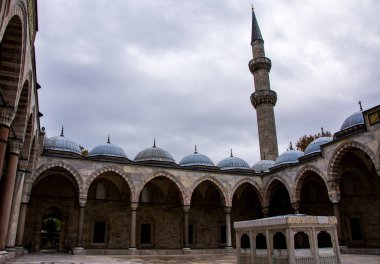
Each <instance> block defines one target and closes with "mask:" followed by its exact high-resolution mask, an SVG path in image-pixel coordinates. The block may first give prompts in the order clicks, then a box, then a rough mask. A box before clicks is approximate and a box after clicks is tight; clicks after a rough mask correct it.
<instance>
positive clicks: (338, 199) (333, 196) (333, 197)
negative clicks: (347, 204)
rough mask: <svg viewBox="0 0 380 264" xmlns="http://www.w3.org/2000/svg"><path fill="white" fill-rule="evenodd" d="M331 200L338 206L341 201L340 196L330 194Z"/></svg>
mask: <svg viewBox="0 0 380 264" xmlns="http://www.w3.org/2000/svg"><path fill="white" fill-rule="evenodd" d="M329 199H330V201H331V202H332V203H333V204H338V203H339V201H340V195H338V194H336V193H334V194H329Z"/></svg>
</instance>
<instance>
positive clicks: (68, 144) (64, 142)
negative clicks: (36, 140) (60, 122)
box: [44, 128, 82, 155]
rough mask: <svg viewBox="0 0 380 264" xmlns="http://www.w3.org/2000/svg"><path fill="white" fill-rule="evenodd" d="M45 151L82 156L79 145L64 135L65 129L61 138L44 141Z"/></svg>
mask: <svg viewBox="0 0 380 264" xmlns="http://www.w3.org/2000/svg"><path fill="white" fill-rule="evenodd" d="M44 149H46V150H57V151H65V152H72V153H76V154H79V155H82V151H81V150H80V147H79V145H78V144H77V143H75V142H74V141H72V140H71V139H69V138H67V137H65V136H64V135H63V128H62V132H61V135H60V136H57V137H51V138H48V139H46V140H45V141H44Z"/></svg>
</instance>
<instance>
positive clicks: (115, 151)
mask: <svg viewBox="0 0 380 264" xmlns="http://www.w3.org/2000/svg"><path fill="white" fill-rule="evenodd" d="M88 156H90V157H93V156H111V157H121V158H128V157H127V154H125V152H124V150H123V149H122V148H121V147H119V146H117V145H115V144H112V143H111V142H110V139H109V138H108V141H107V143H106V144H103V145H99V146H96V147H95V148H93V149H92V150H91V151H90V153H89V154H88Z"/></svg>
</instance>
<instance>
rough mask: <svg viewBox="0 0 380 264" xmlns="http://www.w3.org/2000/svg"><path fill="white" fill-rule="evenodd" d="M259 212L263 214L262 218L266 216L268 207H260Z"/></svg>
mask: <svg viewBox="0 0 380 264" xmlns="http://www.w3.org/2000/svg"><path fill="white" fill-rule="evenodd" d="M261 212H263V214H264V216H267V215H268V213H269V207H261Z"/></svg>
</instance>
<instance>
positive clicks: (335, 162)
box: [328, 141, 380, 181]
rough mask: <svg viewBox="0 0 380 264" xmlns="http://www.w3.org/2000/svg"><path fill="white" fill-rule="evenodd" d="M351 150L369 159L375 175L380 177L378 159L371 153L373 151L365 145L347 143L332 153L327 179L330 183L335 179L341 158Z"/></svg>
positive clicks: (379, 159)
mask: <svg viewBox="0 0 380 264" xmlns="http://www.w3.org/2000/svg"><path fill="white" fill-rule="evenodd" d="M352 149H358V150H361V151H363V152H364V153H366V154H367V155H368V156H369V157H370V159H371V161H372V163H373V165H374V166H375V169H376V172H377V175H378V176H380V157H377V156H376V155H375V153H373V151H372V150H371V149H370V148H369V147H367V146H366V145H364V144H362V143H359V142H356V141H349V142H345V143H343V144H342V145H341V146H339V147H338V148H337V149H336V150H335V151H334V153H333V154H332V156H331V158H330V160H329V166H328V174H329V175H328V177H329V180H330V181H332V180H336V179H337V177H338V170H339V164H340V162H341V161H342V158H343V157H344V155H345V154H346V153H348V152H349V151H350V150H352Z"/></svg>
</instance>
